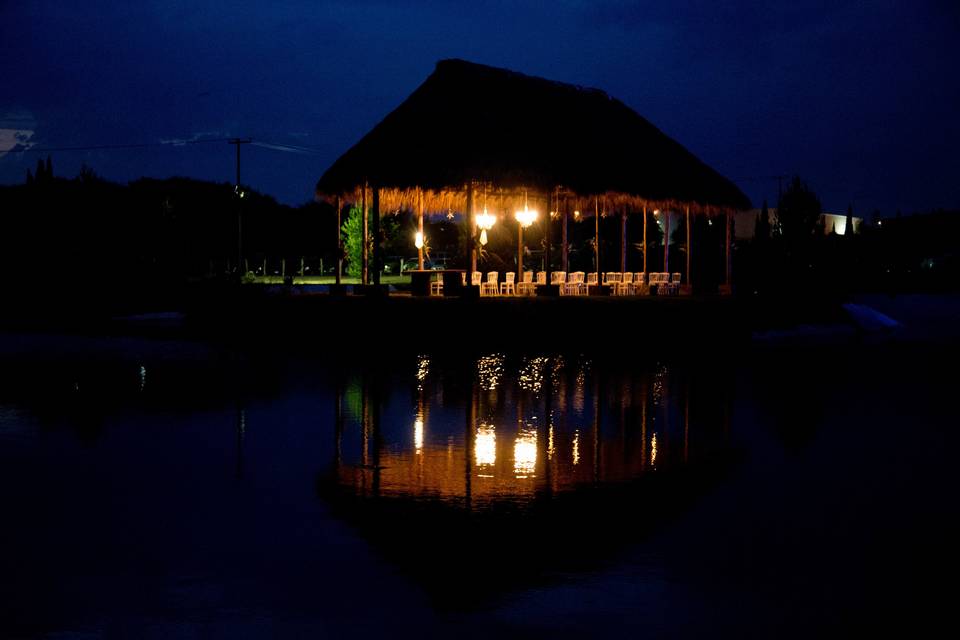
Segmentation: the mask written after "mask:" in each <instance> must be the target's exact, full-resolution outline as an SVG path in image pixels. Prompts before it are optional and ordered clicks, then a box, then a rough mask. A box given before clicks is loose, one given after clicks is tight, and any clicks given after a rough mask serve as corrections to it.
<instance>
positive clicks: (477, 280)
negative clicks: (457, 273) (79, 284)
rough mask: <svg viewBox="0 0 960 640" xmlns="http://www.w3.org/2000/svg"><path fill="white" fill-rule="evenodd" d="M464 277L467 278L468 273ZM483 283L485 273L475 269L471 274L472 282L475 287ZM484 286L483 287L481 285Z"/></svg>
mask: <svg viewBox="0 0 960 640" xmlns="http://www.w3.org/2000/svg"><path fill="white" fill-rule="evenodd" d="M463 277H464V279H466V277H467V276H466V274H464V276H463ZM482 283H483V273H481V272H480V271H474V272H473V275H472V276H470V284H471V285H472V286H474V287H481V285H482ZM481 288H482V287H481Z"/></svg>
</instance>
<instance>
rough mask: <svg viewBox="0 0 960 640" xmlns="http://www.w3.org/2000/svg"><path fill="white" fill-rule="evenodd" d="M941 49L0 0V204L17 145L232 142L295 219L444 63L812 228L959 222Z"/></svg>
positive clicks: (487, 17)
mask: <svg viewBox="0 0 960 640" xmlns="http://www.w3.org/2000/svg"><path fill="white" fill-rule="evenodd" d="M235 4H237V5H242V7H241V8H237V7H236V6H233V5H235ZM958 41H960V3H957V2H956V1H955V0H945V1H942V2H920V1H918V2H912V1H901V2H894V1H888V0H876V1H871V2H842V1H837V0H833V1H830V2H818V1H806V0H793V1H790V2H756V3H754V2H738V1H733V0H731V1H725V2H716V0H686V1H684V0H677V1H670V2H664V1H663V0H657V1H655V2H626V1H611V2H587V1H575V0H557V1H555V2H531V3H515V2H449V3H441V2H400V1H396V2H390V1H374V0H350V1H344V2H330V3H319V2H284V3H276V4H275V3H272V2H270V3H268V2H264V3H260V4H254V3H227V2H223V3H207V2H198V1H197V0H191V1H188V2H173V1H167V2H155V1H149V0H137V1H136V2H131V3H127V2H116V0H110V1H109V2H99V1H93V0H87V1H84V2H75V1H63V2H52V1H47V0H4V1H3V2H2V3H0V78H2V84H0V87H2V89H0V183H6V184H9V183H18V182H22V181H23V179H24V176H25V173H26V169H27V168H28V167H32V166H33V165H34V164H35V163H36V160H37V157H38V154H37V153H36V152H35V151H32V152H28V153H9V152H8V150H9V149H11V148H12V147H13V146H14V145H15V144H18V143H19V144H26V145H27V146H29V145H33V146H35V148H36V149H39V148H51V147H72V146H98V145H121V144H131V143H161V142H172V141H184V140H192V139H205V138H224V137H229V136H237V135H239V136H250V137H252V138H254V139H255V140H256V141H259V142H262V143H264V144H263V145H262V146H252V145H251V146H247V147H245V148H244V163H243V164H244V166H243V174H244V175H243V180H244V182H246V183H249V184H251V185H252V186H253V187H254V188H256V189H258V190H260V191H263V192H265V193H268V194H271V195H274V196H276V197H277V198H278V199H279V200H280V201H282V202H286V203H289V204H299V203H302V202H305V201H307V200H309V199H310V198H311V197H312V192H313V186H314V184H315V183H316V180H317V178H319V176H320V175H321V174H322V173H323V171H324V170H325V169H326V168H327V167H328V166H329V165H330V164H331V163H332V162H333V161H334V159H335V158H336V157H337V156H338V155H339V154H340V153H342V152H343V151H345V150H346V149H347V148H348V147H349V146H350V145H352V144H353V143H354V142H356V141H357V140H358V139H359V138H360V137H361V136H362V135H363V134H364V133H366V132H367V131H368V130H369V129H370V128H371V127H372V126H373V125H375V124H376V123H377V122H378V121H379V120H380V119H382V118H383V117H384V116H385V115H386V114H387V113H388V112H389V111H391V110H392V109H393V108H394V107H396V106H397V105H398V104H399V103H400V102H401V101H402V100H403V99H404V98H406V96H407V95H409V94H410V93H411V92H412V91H413V90H414V89H415V88H416V87H417V86H418V85H419V84H420V83H421V82H422V81H423V80H424V79H425V78H426V77H427V76H428V75H429V74H430V73H431V72H432V71H433V68H434V65H435V63H436V61H437V60H439V59H442V58H454V57H455V58H464V59H467V60H471V61H474V62H480V63H484V64H490V65H494V66H499V67H507V68H510V69H514V70H517V71H521V72H523V73H528V74H531V75H538V76H544V77H547V78H551V79H555V80H561V81H565V82H571V83H575V84H579V85H584V86H590V87H598V88H600V89H603V90H605V91H607V92H608V93H609V94H611V95H613V96H615V97H617V98H619V99H620V100H622V101H623V102H625V103H626V104H627V105H629V106H630V107H632V108H634V109H635V110H636V111H638V112H639V113H640V114H641V115H643V116H645V117H646V118H647V119H649V120H650V121H651V122H653V123H654V124H655V125H657V126H658V127H659V128H661V129H662V130H663V131H664V132H665V133H667V134H668V135H670V136H672V137H673V138H675V139H676V140H678V141H679V142H680V143H681V144H683V145H685V146H686V147H687V148H688V149H690V150H691V151H692V152H694V153H695V154H696V155H698V156H699V157H700V158H701V159H702V160H704V161H705V162H706V163H708V164H710V165H712V166H713V167H714V168H716V169H717V170H718V171H720V172H721V173H722V174H724V175H725V176H727V177H729V178H731V179H733V180H734V181H735V182H736V183H737V184H738V185H740V187H741V188H742V189H743V190H744V192H745V193H747V195H748V196H749V197H750V198H751V199H752V200H753V201H754V204H755V205H757V206H759V205H760V203H761V202H762V200H763V199H764V198H767V199H768V200H770V203H771V205H773V203H774V201H775V200H776V193H777V181H776V179H775V178H772V177H771V176H775V175H777V174H799V175H800V176H801V177H803V178H804V179H806V180H807V181H808V182H809V183H810V185H811V187H813V188H814V190H816V191H817V192H818V193H819V194H820V196H821V199H822V201H823V204H824V207H825V209H827V210H829V211H844V210H846V207H847V205H848V203H852V204H853V205H854V207H855V210H856V211H857V213H858V214H864V213H869V212H872V211H873V210H874V209H875V208H876V209H880V211H881V212H882V213H883V214H884V215H892V214H893V213H894V212H895V211H896V210H897V209H902V210H903V211H904V212H905V213H906V212H913V211H920V210H928V209H932V208H935V207H946V208H957V207H960V179H957V169H956V166H957V160H956V158H957V148H958V143H960V117H958V114H960V110H958V107H960V83H958V82H957V77H958V71H957V61H958V60H960V45H958ZM483 98H484V96H477V99H483ZM451 108H456V105H451ZM44 155H45V154H44ZM51 155H52V156H53V159H54V169H55V172H56V173H57V174H58V175H66V176H73V175H76V173H77V171H78V170H79V168H80V166H81V163H86V164H87V165H89V166H90V167H92V168H93V169H94V170H95V171H96V172H98V173H99V174H101V175H102V176H104V177H106V178H109V179H112V180H117V181H122V182H126V181H128V180H132V179H135V178H137V177H139V176H141V175H147V176H155V177H166V176H171V175H185V176H191V177H196V178H202V179H208V180H215V181H232V179H233V172H234V164H233V163H234V155H233V148H232V147H229V146H228V145H227V144H226V143H225V142H219V143H208V144H195V145H169V146H150V147H144V148H136V149H123V150H118V149H107V150H93V151H55V152H52V154H51Z"/></svg>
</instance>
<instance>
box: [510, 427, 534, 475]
mask: <svg viewBox="0 0 960 640" xmlns="http://www.w3.org/2000/svg"><path fill="white" fill-rule="evenodd" d="M536 466H537V430H536V429H530V428H528V429H524V430H522V431H521V432H520V433H519V434H517V440H516V442H514V445H513V473H514V475H516V476H517V477H518V478H529V477H531V476H533V472H534V469H535V468H536Z"/></svg>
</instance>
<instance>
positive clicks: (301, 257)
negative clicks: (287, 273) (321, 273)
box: [300, 256, 303, 278]
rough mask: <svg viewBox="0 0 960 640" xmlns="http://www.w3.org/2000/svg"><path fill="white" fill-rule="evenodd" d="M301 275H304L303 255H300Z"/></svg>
mask: <svg viewBox="0 0 960 640" xmlns="http://www.w3.org/2000/svg"><path fill="white" fill-rule="evenodd" d="M300 277H301V278H302V277H303V256H300Z"/></svg>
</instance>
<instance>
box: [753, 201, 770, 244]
mask: <svg viewBox="0 0 960 640" xmlns="http://www.w3.org/2000/svg"><path fill="white" fill-rule="evenodd" d="M753 237H754V239H756V240H758V241H760V242H763V241H764V240H769V239H770V210H769V209H768V208H767V201H766V200H764V201H763V209H761V210H760V213H759V214H757V224H756V226H755V227H754V229H753Z"/></svg>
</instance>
